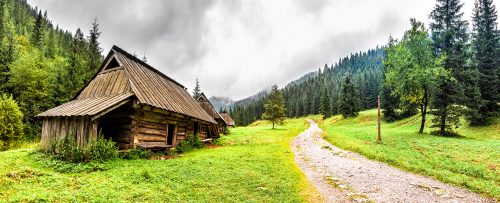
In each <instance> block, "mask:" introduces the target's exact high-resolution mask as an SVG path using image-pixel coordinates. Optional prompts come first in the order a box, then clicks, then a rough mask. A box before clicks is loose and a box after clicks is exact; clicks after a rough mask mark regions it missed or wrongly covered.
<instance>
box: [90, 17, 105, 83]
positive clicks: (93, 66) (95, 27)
mask: <svg viewBox="0 0 500 203" xmlns="http://www.w3.org/2000/svg"><path fill="white" fill-rule="evenodd" d="M100 36H101V31H99V23H97V18H95V19H94V22H92V29H91V30H90V35H89V37H88V42H89V63H88V68H89V69H88V72H87V75H86V78H87V79H90V77H92V75H94V73H95V72H97V71H98V69H99V67H100V65H101V62H102V54H101V53H102V48H101V47H100V43H99V37H100Z"/></svg>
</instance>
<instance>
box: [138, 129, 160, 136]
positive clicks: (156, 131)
mask: <svg viewBox="0 0 500 203" xmlns="http://www.w3.org/2000/svg"><path fill="white" fill-rule="evenodd" d="M137 132H138V133H144V134H151V135H158V136H166V135H167V130H166V129H163V130H157V129H152V128H141V127H139V128H138V129H137Z"/></svg>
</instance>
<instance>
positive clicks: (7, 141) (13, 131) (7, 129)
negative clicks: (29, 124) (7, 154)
mask: <svg viewBox="0 0 500 203" xmlns="http://www.w3.org/2000/svg"><path fill="white" fill-rule="evenodd" d="M22 119H23V113H22V112H21V111H20V110H19V107H18V105H17V103H16V101H15V100H14V99H12V96H7V95H0V151H3V150H7V149H9V148H10V147H12V146H13V145H15V144H16V142H17V141H19V140H20V139H21V137H22V135H23V123H22Z"/></svg>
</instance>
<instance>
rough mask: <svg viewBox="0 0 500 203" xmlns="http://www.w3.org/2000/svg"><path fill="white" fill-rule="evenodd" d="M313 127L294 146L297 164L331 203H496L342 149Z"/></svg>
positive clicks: (316, 126)
mask: <svg viewBox="0 0 500 203" xmlns="http://www.w3.org/2000/svg"><path fill="white" fill-rule="evenodd" d="M308 121H309V123H310V124H311V126H310V127H309V129H307V130H306V131H304V132H302V133H301V134H300V135H299V136H297V137H296V138H295V139H294V140H293V142H292V150H293V151H294V153H295V161H296V162H297V164H298V165H299V167H300V168H301V169H302V171H303V172H304V174H306V176H307V177H308V178H309V180H310V181H311V182H312V184H313V185H314V186H315V187H316V188H317V189H318V191H319V192H320V193H321V195H322V197H323V198H324V199H325V201H327V202H373V201H374V202H492V200H488V199H485V198H483V197H481V196H479V195H478V194H475V193H472V192H470V191H467V190H465V189H461V188H457V187H455V186H451V185H448V184H444V183H441V182H439V181H436V180H433V179H431V178H427V177H424V176H420V175H415V174H411V173H408V172H404V171H401V170H399V169H396V168H394V167H391V166H388V165H387V164H384V163H380V162H377V161H372V160H369V159H367V158H365V157H364V156H361V155H359V154H356V153H353V152H349V151H345V150H342V149H339V148H337V147H335V146H333V145H331V144H330V143H328V142H327V141H325V140H324V139H322V138H321V137H320V133H321V129H320V128H319V127H318V124H316V123H315V122H314V121H312V120H308Z"/></svg>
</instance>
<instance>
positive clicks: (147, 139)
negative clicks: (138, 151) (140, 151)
mask: <svg viewBox="0 0 500 203" xmlns="http://www.w3.org/2000/svg"><path fill="white" fill-rule="evenodd" d="M135 137H136V138H137V140H138V141H139V142H141V141H142V142H166V141H167V139H166V137H165V136H163V137H162V136H157V135H148V134H142V133H139V134H137V135H136V136H135Z"/></svg>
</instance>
